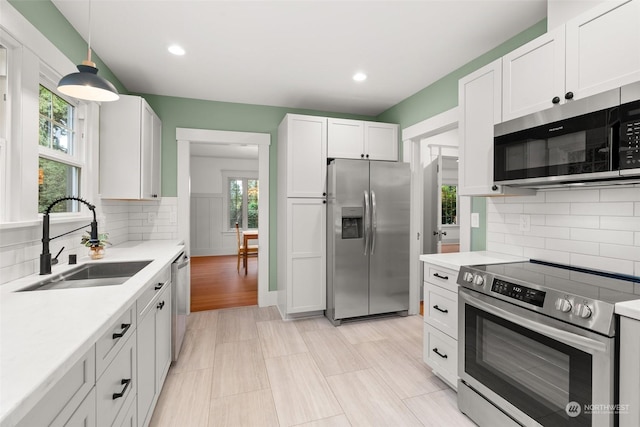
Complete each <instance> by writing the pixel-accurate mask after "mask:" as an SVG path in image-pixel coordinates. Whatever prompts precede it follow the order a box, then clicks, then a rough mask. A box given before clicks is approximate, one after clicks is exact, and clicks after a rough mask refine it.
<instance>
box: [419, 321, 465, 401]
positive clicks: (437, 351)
mask: <svg viewBox="0 0 640 427" xmlns="http://www.w3.org/2000/svg"><path fill="white" fill-rule="evenodd" d="M423 346H424V347H423V351H424V352H423V360H424V362H425V363H426V364H427V365H429V366H430V367H431V368H432V369H433V371H434V372H435V373H436V374H438V375H439V376H440V377H442V378H443V379H444V380H446V381H447V382H448V383H449V385H450V386H451V387H453V388H454V389H455V388H456V387H457V382H458V342H457V341H456V340H454V339H453V338H451V337H450V336H448V335H445V334H443V333H442V332H440V331H439V330H437V329H435V328H434V327H432V326H431V325H429V324H425V325H424V341H423Z"/></svg>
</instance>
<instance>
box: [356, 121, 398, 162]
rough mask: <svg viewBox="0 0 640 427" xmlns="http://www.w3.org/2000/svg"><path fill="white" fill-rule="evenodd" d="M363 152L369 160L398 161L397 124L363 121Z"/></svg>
mask: <svg viewBox="0 0 640 427" xmlns="http://www.w3.org/2000/svg"><path fill="white" fill-rule="evenodd" d="M364 152H365V157H366V158H367V159H369V160H389V161H394V162H395V161H398V125H395V124H391V123H378V122H365V123H364Z"/></svg>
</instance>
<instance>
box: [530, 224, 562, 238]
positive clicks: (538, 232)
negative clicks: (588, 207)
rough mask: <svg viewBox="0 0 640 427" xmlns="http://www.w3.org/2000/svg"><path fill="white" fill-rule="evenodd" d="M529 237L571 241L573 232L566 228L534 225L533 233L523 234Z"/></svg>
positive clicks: (532, 227)
mask: <svg viewBox="0 0 640 427" xmlns="http://www.w3.org/2000/svg"><path fill="white" fill-rule="evenodd" d="M523 234H525V235H529V236H540V237H553V238H557V239H569V238H570V237H571V232H570V230H569V229H568V228H565V227H547V226H542V225H532V226H531V231H525V232H523Z"/></svg>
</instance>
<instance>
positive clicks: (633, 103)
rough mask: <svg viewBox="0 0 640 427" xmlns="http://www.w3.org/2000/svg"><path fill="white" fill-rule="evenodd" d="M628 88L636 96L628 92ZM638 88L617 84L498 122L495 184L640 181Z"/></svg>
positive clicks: (535, 184) (495, 133) (521, 184)
mask: <svg viewBox="0 0 640 427" xmlns="http://www.w3.org/2000/svg"><path fill="white" fill-rule="evenodd" d="M625 89H629V93H632V94H633V97H632V96H628V95H626V96H625ZM636 92H638V88H637V85H633V86H630V87H629V88H626V87H623V88H618V89H614V90H611V91H607V92H604V93H601V94H598V95H594V96H591V97H588V98H583V99H579V100H576V101H570V102H568V103H567V104H564V105H561V106H557V107H554V108H550V109H547V110H543V111H540V112H538V113H535V114H531V115H528V116H524V117H520V118H517V119H514V120H510V121H507V122H503V123H499V124H497V125H496V126H495V127H494V152H493V153H494V154H493V155H494V164H493V167H494V182H495V183H496V184H502V185H520V186H542V185H550V184H551V185H553V184H571V183H589V182H591V183H593V182H596V183H600V182H607V181H611V182H623V181H624V182H627V181H633V180H634V179H638V180H640V97H635V95H636ZM634 97H635V98H634ZM629 98H634V99H632V100H628V99H629ZM638 182H640V181H638Z"/></svg>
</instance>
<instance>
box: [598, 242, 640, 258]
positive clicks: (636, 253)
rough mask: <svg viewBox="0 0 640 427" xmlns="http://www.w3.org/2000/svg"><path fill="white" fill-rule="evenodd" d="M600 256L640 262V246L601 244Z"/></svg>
mask: <svg viewBox="0 0 640 427" xmlns="http://www.w3.org/2000/svg"><path fill="white" fill-rule="evenodd" d="M600 255H602V256H605V257H609V258H619V259H628V260H631V261H640V246H627V245H614V244H610V243H601V244H600Z"/></svg>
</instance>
